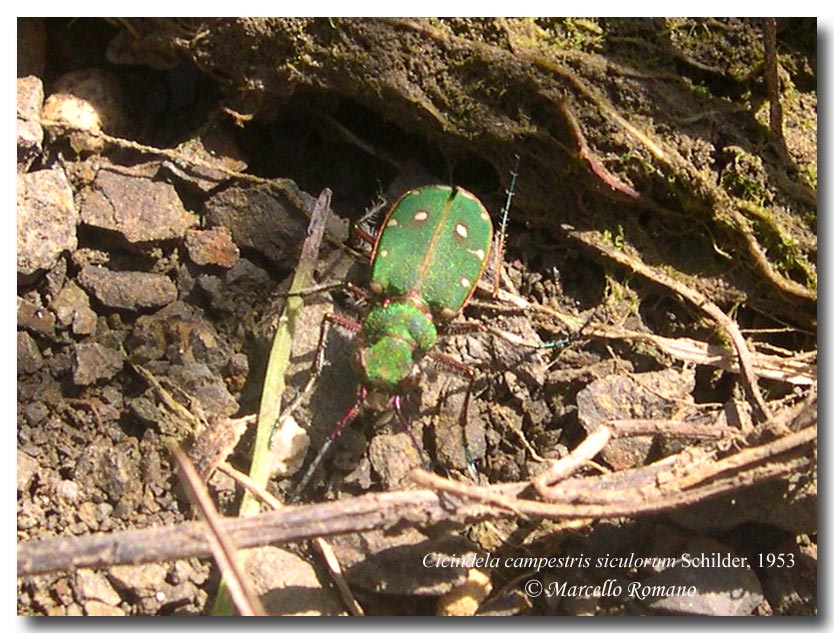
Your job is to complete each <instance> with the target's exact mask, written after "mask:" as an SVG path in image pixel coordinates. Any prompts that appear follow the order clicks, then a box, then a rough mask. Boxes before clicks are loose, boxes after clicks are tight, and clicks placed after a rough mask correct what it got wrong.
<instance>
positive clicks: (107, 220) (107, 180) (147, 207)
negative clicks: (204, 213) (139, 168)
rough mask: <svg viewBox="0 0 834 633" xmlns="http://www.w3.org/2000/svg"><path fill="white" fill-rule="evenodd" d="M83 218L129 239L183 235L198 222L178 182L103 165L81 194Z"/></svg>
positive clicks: (164, 238)
mask: <svg viewBox="0 0 834 633" xmlns="http://www.w3.org/2000/svg"><path fill="white" fill-rule="evenodd" d="M78 204H79V208H80V214H81V221H82V222H83V223H84V224H87V225H89V226H95V227H98V228H101V229H107V230H109V231H116V232H117V233H120V234H122V235H123V236H124V237H125V239H126V240H127V241H128V242H131V243H137V242H151V241H155V240H171V239H178V238H181V237H182V236H183V235H184V234H185V231H186V229H188V228H190V227H192V226H194V225H196V224H197V216H196V215H195V214H193V213H190V212H188V211H186V210H185V207H184V206H183V204H182V200H180V197H179V196H178V195H177V192H176V190H175V189H174V186H173V185H171V184H170V183H167V182H157V181H154V180H151V179H150V178H144V177H136V176H130V175H126V174H122V173H117V172H114V171H110V170H109V169H101V170H100V171H99V172H98V174H97V175H96V179H95V180H94V181H93V184H92V185H91V186H89V187H87V188H85V189H84V190H82V191H81V193H80V195H79V203H78Z"/></svg>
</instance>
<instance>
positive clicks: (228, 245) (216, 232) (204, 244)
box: [185, 226, 240, 268]
mask: <svg viewBox="0 0 834 633" xmlns="http://www.w3.org/2000/svg"><path fill="white" fill-rule="evenodd" d="M185 248H186V250H187V251H188V256H189V257H190V258H191V261H193V262H194V263H195V264H197V265H199V266H221V267H223V268H231V267H232V266H234V265H235V264H236V263H237V261H238V259H240V249H238V247H237V245H236V244H235V243H234V242H233V241H232V234H231V233H230V232H229V229H227V228H226V227H224V226H217V227H214V228H212V229H208V230H206V231H198V230H193V229H192V230H189V231H188V232H187V233H186V234H185Z"/></svg>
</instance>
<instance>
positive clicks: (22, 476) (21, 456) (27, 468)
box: [17, 451, 38, 492]
mask: <svg viewBox="0 0 834 633" xmlns="http://www.w3.org/2000/svg"><path fill="white" fill-rule="evenodd" d="M36 472H38V460H36V459H35V458H34V457H29V455H27V454H26V453H24V452H22V451H17V491H18V492H21V491H23V490H26V488H28V487H29V482H31V481H32V477H33V476H34V475H35V473H36Z"/></svg>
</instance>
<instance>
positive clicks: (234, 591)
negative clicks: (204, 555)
mask: <svg viewBox="0 0 834 633" xmlns="http://www.w3.org/2000/svg"><path fill="white" fill-rule="evenodd" d="M171 454H172V455H173V456H174V461H175V462H176V463H177V466H178V467H179V472H180V481H181V482H182V484H183V486H184V487H185V489H186V492H187V493H188V496H189V497H190V498H191V500H192V501H193V503H194V505H195V506H196V508H197V511H198V512H199V513H200V516H202V518H203V520H204V521H205V522H206V526H207V528H208V529H206V530H205V535H206V541H207V542H208V544H209V547H210V548H211V553H212V556H214V559H215V560H216V561H217V566H218V567H219V568H220V571H221V572H222V573H223V578H224V580H225V581H226V586H227V587H228V588H229V593H230V594H231V596H232V599H233V600H234V604H235V606H236V607H237V610H238V613H240V615H266V611H265V610H264V608H263V605H262V604H261V601H260V599H259V598H258V594H257V593H256V592H255V590H254V589H253V588H252V587H251V586H250V584H249V581H248V580H247V578H246V574H245V573H244V572H243V569H242V567H241V565H240V564H239V562H238V559H237V558H238V557H237V550H236V548H235V546H234V543H232V539H231V538H229V536H228V534H227V533H226V530H225V528H224V526H223V524H222V523H221V522H220V515H218V514H217V510H215V508H214V504H213V503H212V501H211V498H210V497H209V494H208V491H207V490H206V488H205V486H204V485H203V482H202V480H201V479H200V475H198V474H197V470H196V469H195V468H194V465H193V464H192V463H191V460H190V459H189V458H188V455H186V454H185V451H183V450H182V449H181V448H180V447H179V446H177V445H176V444H172V445H171Z"/></svg>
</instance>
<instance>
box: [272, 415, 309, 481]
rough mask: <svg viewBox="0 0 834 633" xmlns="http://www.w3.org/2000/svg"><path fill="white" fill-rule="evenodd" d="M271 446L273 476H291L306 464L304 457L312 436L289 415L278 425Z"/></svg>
mask: <svg viewBox="0 0 834 633" xmlns="http://www.w3.org/2000/svg"><path fill="white" fill-rule="evenodd" d="M270 447H271V449H270V459H271V461H272V468H271V473H272V476H273V477H278V478H285V477H289V476H290V475H293V474H295V473H297V472H298V471H299V470H300V469H301V466H302V465H303V464H304V458H305V456H306V455H307V451H308V449H309V448H310V436H309V435H307V431H305V430H304V429H302V428H301V427H300V426H299V425H298V422H296V421H295V419H294V418H293V417H292V416H289V417H287V418H284V420H283V422H282V423H281V425H280V426H278V427H276V429H275V431H274V433H273V435H272V439H271V440H270Z"/></svg>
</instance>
